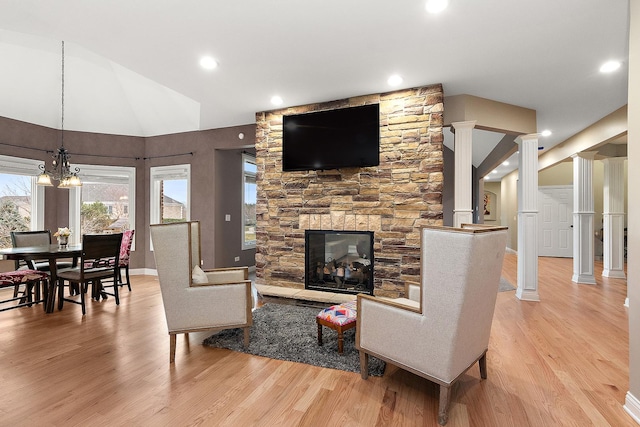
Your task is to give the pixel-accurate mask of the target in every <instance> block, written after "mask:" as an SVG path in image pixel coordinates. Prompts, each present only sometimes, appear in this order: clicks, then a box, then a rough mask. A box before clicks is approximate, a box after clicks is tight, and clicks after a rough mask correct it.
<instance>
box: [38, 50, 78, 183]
mask: <svg viewBox="0 0 640 427" xmlns="http://www.w3.org/2000/svg"><path fill="white" fill-rule="evenodd" d="M61 92H62V121H61V126H60V147H59V148H58V150H57V151H56V152H54V154H53V155H52V156H51V157H52V158H53V161H52V162H51V168H50V169H47V168H46V166H45V165H44V164H42V165H40V166H38V168H39V169H40V171H41V172H40V174H39V175H38V181H37V184H38V185H45V186H49V187H50V186H52V185H53V184H52V183H51V180H54V181H58V188H71V187H80V186H82V181H80V178H78V172H80V169H79V168H77V167H74V168H73V169H72V168H71V163H70V162H69V158H70V155H69V152H68V151H67V149H66V148H64V41H62V91H61Z"/></svg>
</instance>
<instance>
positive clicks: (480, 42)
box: [0, 0, 628, 149]
mask: <svg viewBox="0 0 640 427" xmlns="http://www.w3.org/2000/svg"><path fill="white" fill-rule="evenodd" d="M424 3H425V0H401V1H394V2H392V1H388V0H384V1H382V0H350V1H346V2H345V1H339V0H325V1H322V2H303V1H300V0H274V1H264V0H260V1H258V0H244V1H242V2H232V1H229V2H214V1H208V2H204V1H196V0H183V1H180V2H177V1H173V0H171V1H170V0H138V1H131V0H110V1H108V2H95V1H81V0H57V1H50V0H21V1H19V2H17V1H13V0H0V58H2V59H1V66H0V115H1V116H4V117H9V118H14V119H18V120H24V121H28V122H31V123H36V124H42V125H45V126H49V127H58V128H59V127H60V42H61V41H62V40H65V49H66V55H65V57H66V60H65V61H66V64H65V66H66V73H65V74H66V82H65V84H66V86H65V129H73V130H84V131H91V132H104V133H115V134H128V135H140V136H151V135H158V134H166V133H173V132H181V131H188V130H198V129H210V128H218V127H226V126H233V125H240V124H247V123H253V122H254V121H255V112H257V111H265V110H270V109H273V108H276V107H274V106H273V105H271V104H270V99H271V97H272V96H273V95H279V96H281V97H282V98H283V99H284V104H283V106H292V105H300V104H307V103H313V102H321V101H329V100H335V99H341V98H345V97H349V96H354V95H363V94H369V93H379V92H385V91H390V90H395V89H397V88H391V87H389V86H388V85H387V83H386V80H387V77H388V76H389V75H391V74H393V73H398V74H400V75H402V76H403V77H404V83H403V84H402V85H401V86H400V87H415V86H423V85H428V84H432V83H442V84H443V87H444V91H445V96H449V95H457V94H471V95H475V96H479V97H484V98H489V99H492V100H496V101H501V102H506V103H510V104H514V105H518V106H522V107H526V108H531V109H535V110H536V111H537V118H538V130H539V131H541V130H543V129H550V130H552V131H553V134H552V136H551V137H549V138H547V139H546V140H545V141H541V145H544V146H545V147H546V148H547V149H548V148H549V147H552V146H554V145H556V144H557V143H559V142H561V141H563V140H565V139H566V138H568V137H570V136H571V135H573V134H575V133H577V132H578V131H580V130H582V129H583V128H585V127H586V126H588V125H589V124H591V123H593V122H595V121H596V120H598V119H600V118H602V117H604V116H606V115H607V114H609V113H611V112H612V111H614V110H616V109H618V108H619V107H621V106H623V105H625V104H626V102H627V63H626V61H627V57H628V42H627V40H628V0H607V1H602V0H563V1H557V0H537V1H527V0H518V1H514V0H484V1H475V0H450V1H449V3H450V6H449V8H448V9H447V10H445V11H444V12H443V13H441V14H440V15H429V14H427V13H426V11H425V8H424ZM204 54H208V55H212V56H213V57H215V58H216V59H217V60H218V62H219V64H220V65H219V67H218V68H217V69H215V70H213V71H205V70H203V69H202V68H201V67H200V66H199V65H198V61H199V59H200V57H201V55H204ZM609 59H616V60H621V61H623V66H622V68H621V69H620V70H619V71H618V72H616V73H613V74H608V75H604V74H601V73H599V72H598V68H599V66H600V65H601V63H603V62H604V61H606V60H609ZM474 139H475V135H474ZM498 139H499V138H498Z"/></svg>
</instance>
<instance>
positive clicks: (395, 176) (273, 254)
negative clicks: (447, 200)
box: [256, 84, 443, 297]
mask: <svg viewBox="0 0 640 427" xmlns="http://www.w3.org/2000/svg"><path fill="white" fill-rule="evenodd" d="M371 103H379V104H380V164H379V165H378V166H374V167H366V168H345V169H340V170H327V171H319V170H318V171H297V172H283V171H282V117H283V115H287V114H298V113H303V112H310V111H320V110H328V109H335V108H344V107H349V106H358V105H364V104H371ZM442 115H443V92H442V86H441V85H439V84H436V85H432V86H425V87H419V88H414V89H406V90H401V91H395V92H389V93H384V94H374V95H366V96H360V97H354V98H349V99H344V100H339V101H333V102H327V103H319V104H311V105H304V106H299V107H291V108H286V109H281V110H276V111H268V112H261V113H257V114H256V124H257V129H256V162H257V167H258V172H257V176H256V181H257V186H258V199H257V203H256V217H257V226H256V241H257V243H256V283H257V284H262V285H271V286H282V287H288V288H298V289H304V288H305V275H306V273H305V269H306V265H305V230H329V231H334V232H335V231H366V232H373V233H374V234H373V251H374V254H372V255H371V257H372V259H375V276H374V278H373V293H374V294H375V295H378V296H389V297H398V296H401V295H403V293H404V285H405V283H406V282H407V281H416V282H417V281H419V280H420V256H419V248H420V228H421V227H422V226H424V225H442V184H443V153H442V142H443V135H442V123H443V117H442ZM347 250H348V248H347Z"/></svg>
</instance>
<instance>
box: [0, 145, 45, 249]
mask: <svg viewBox="0 0 640 427" xmlns="http://www.w3.org/2000/svg"><path fill="white" fill-rule="evenodd" d="M41 164H43V162H41V161H36V160H29V159H22V158H18V157H10V156H0V247H2V248H5V247H11V234H10V233H11V231H16V230H18V231H20V230H22V231H26V230H42V229H44V188H43V187H39V186H37V185H36V175H37V174H38V166H39V165H41Z"/></svg>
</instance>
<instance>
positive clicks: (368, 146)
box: [282, 104, 380, 171]
mask: <svg viewBox="0 0 640 427" xmlns="http://www.w3.org/2000/svg"><path fill="white" fill-rule="evenodd" d="M282 124H283V135H282V170H283V171H300V170H322V169H340V168H346V167H367V166H377V165H378V164H380V105H379V104H371V105H363V106H360V107H350V108H342V109H338V110H329V111H317V112H312V113H306V114H295V115H289V116H284V117H283V123H282Z"/></svg>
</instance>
